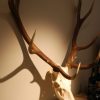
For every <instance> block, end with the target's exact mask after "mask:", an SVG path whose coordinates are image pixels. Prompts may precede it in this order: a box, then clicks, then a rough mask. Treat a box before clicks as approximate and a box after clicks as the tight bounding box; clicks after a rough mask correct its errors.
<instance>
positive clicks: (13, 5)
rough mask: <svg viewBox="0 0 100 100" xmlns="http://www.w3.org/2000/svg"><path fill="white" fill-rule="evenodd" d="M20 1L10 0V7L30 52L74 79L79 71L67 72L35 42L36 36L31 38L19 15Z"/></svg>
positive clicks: (57, 70)
mask: <svg viewBox="0 0 100 100" xmlns="http://www.w3.org/2000/svg"><path fill="white" fill-rule="evenodd" d="M19 3H20V0H8V4H9V8H10V10H11V13H12V16H13V18H14V20H15V22H16V25H17V27H18V29H19V31H20V34H21V35H22V36H23V38H24V39H25V41H26V42H27V43H28V45H29V52H30V53H34V54H36V55H38V56H39V57H40V58H41V59H42V60H44V61H45V62H46V63H48V64H49V65H50V66H51V67H52V68H53V70H54V71H56V72H60V73H61V74H62V75H63V76H64V77H65V78H67V79H70V80H72V79H74V78H75V77H76V75H77V73H75V74H74V75H73V76H69V75H68V74H66V73H65V71H64V70H63V69H62V67H61V66H60V65H57V64H56V63H54V62H53V61H52V60H51V59H50V58H48V57H47V56H46V55H45V54H44V53H43V52H42V51H41V50H40V49H39V48H38V47H37V46H36V45H35V44H34V43H33V37H34V36H33V37H32V39H30V37H29V36H28V34H27V32H26V30H25V28H24V26H23V24H22V22H21V18H20V16H19V10H18V9H19ZM35 33H36V31H35V32H34V34H35Z"/></svg>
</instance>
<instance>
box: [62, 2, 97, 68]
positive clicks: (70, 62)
mask: <svg viewBox="0 0 100 100" xmlns="http://www.w3.org/2000/svg"><path fill="white" fill-rule="evenodd" d="M94 1H95V0H93V2H92V5H91V7H90V9H89V11H88V12H87V13H86V15H85V16H84V17H83V18H81V7H82V0H79V2H78V7H77V8H76V9H77V12H76V13H77V14H76V18H77V21H76V26H75V29H74V32H73V33H74V34H73V37H72V47H71V51H70V54H69V56H68V59H66V63H65V65H64V66H70V67H71V68H77V67H78V64H74V61H75V59H76V55H77V53H78V51H80V50H84V49H87V48H89V47H90V46H92V45H93V43H94V42H95V41H96V39H97V37H95V38H94V39H93V40H92V41H91V42H90V43H89V44H87V45H85V46H78V45H77V42H76V41H77V37H78V34H79V31H80V29H81V27H82V25H83V23H84V21H85V20H86V19H87V18H88V17H89V15H90V14H91V12H92V9H93V6H94ZM94 63H95V62H93V63H92V64H81V65H80V68H81V69H87V68H91V66H92V65H94Z"/></svg>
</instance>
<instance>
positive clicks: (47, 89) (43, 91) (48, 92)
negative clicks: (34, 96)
mask: <svg viewBox="0 0 100 100" xmlns="http://www.w3.org/2000/svg"><path fill="white" fill-rule="evenodd" d="M6 20H7V21H8V23H9V24H10V26H11V27H12V29H14V33H15V35H16V37H17V39H18V41H19V44H20V47H21V50H22V53H23V58H24V59H23V62H22V64H21V65H20V66H18V67H17V68H16V69H15V70H14V71H13V72H11V73H9V74H8V75H7V76H5V77H3V78H1V79H0V83H3V82H5V81H7V80H9V79H10V78H12V77H14V76H15V75H16V74H18V73H19V72H20V71H22V70H23V69H27V70H28V71H29V72H30V73H31V74H32V75H33V77H34V79H33V81H31V82H30V83H33V82H36V83H37V84H38V85H39V86H40V97H39V100H57V98H56V97H55V96H54V91H53V89H52V86H51V81H50V80H51V78H50V74H49V73H48V72H47V74H46V76H45V80H43V79H42V77H41V75H40V74H39V72H38V71H37V69H36V67H35V66H34V64H33V62H32V60H31V59H30V57H29V54H28V52H27V48H26V46H25V43H24V40H23V38H22V36H21V35H20V34H19V32H18V30H17V29H16V26H15V25H14V23H13V22H12V19H11V15H7V18H6Z"/></svg>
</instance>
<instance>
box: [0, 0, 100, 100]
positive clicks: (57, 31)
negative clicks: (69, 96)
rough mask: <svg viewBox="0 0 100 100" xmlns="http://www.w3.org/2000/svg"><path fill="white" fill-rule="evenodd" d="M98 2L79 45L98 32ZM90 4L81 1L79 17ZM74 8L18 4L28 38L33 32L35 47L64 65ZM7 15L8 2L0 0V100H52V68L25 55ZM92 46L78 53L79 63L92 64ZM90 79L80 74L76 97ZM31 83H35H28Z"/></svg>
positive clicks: (30, 1) (43, 1)
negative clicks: (50, 75) (49, 71)
mask: <svg viewBox="0 0 100 100" xmlns="http://www.w3.org/2000/svg"><path fill="white" fill-rule="evenodd" d="M99 2H100V1H99V0H96V2H95V5H94V9H93V12H92V14H91V16H90V17H89V19H88V20H87V22H86V23H85V24H84V26H83V27H82V30H81V31H80V33H81V34H80V35H79V37H78V44H80V45H81V44H86V43H88V42H89V41H91V40H92V39H93V38H94V37H95V35H96V34H97V33H99V32H100V29H99V27H98V26H99V25H100V21H99V17H100V14H99V13H100V11H99ZM90 3H91V2H90V0H88V1H87V0H85V1H84V5H83V6H84V9H85V10H82V12H83V13H82V15H84V14H85V11H86V10H87V9H88V7H89V6H88V4H90ZM73 5H74V4H73V1H72V0H21V5H20V15H21V18H22V21H23V23H24V25H25V28H26V30H27V32H28V34H29V36H30V37H31V36H32V34H33V33H34V30H35V29H36V30H37V33H36V36H35V39H34V42H35V44H36V45H37V46H38V47H39V48H40V49H41V50H42V51H43V52H44V53H45V54H46V55H48V56H49V57H50V58H51V59H52V60H53V61H55V62H56V63H59V64H61V63H62V62H63V59H64V57H65V54H66V51H67V47H68V44H69V41H70V39H71V36H72V34H71V32H72V26H73V20H74V13H73ZM9 12H10V11H9V8H8V4H7V0H0V78H1V79H0V100H53V99H55V97H54V96H53V91H52V87H51V84H50V80H49V75H46V72H47V71H48V70H50V69H51V67H50V66H49V65H48V64H46V63H45V62H44V61H42V60H41V59H40V58H39V57H37V56H36V55H30V56H29V55H28V53H27V50H26V47H27V45H26V46H25V45H24V41H23V40H22V38H21V37H20V35H19V32H18V30H17V28H16V26H15V24H14V22H13V19H12V17H11V15H10V13H9ZM94 15H95V16H94ZM83 37H84V38H83ZM95 45H96V44H95ZM95 45H94V46H92V47H91V48H90V49H88V50H85V51H82V52H80V53H79V58H80V59H81V60H82V62H85V63H87V62H92V61H93V59H94V57H95V56H94V55H95V54H94V51H96V49H95V48H96V47H95ZM88 72H89V73H88ZM89 75H90V70H88V71H80V73H79V76H78V77H77V78H76V79H75V80H74V81H73V82H72V90H73V93H78V92H79V91H80V87H81V90H82V91H86V88H87V80H88V78H87V77H88V76H89ZM45 76H46V78H45ZM81 79H82V81H81ZM32 80H34V82H33V83H30V82H31V81H32ZM83 81H84V83H85V84H83Z"/></svg>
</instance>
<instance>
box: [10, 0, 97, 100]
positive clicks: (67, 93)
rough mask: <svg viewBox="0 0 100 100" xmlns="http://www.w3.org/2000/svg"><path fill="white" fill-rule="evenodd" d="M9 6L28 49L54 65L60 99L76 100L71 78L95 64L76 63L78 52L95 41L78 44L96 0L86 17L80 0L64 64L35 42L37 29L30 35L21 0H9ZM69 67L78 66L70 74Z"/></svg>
mask: <svg viewBox="0 0 100 100" xmlns="http://www.w3.org/2000/svg"><path fill="white" fill-rule="evenodd" d="M8 4H9V8H10V11H11V14H12V17H13V19H14V21H15V23H16V27H17V28H18V30H19V32H20V34H21V35H22V36H23V38H24V40H25V41H26V43H27V44H28V45H29V48H28V51H29V53H30V54H36V55H37V56H39V57H40V58H41V59H42V60H43V61H45V62H46V63H48V64H49V65H50V66H51V67H52V69H53V70H52V71H50V74H51V81H52V86H53V89H54V91H55V94H56V96H57V98H58V99H59V100H74V96H73V94H72V92H71V80H73V79H75V77H76V76H77V74H78V72H79V69H88V68H91V67H92V65H94V64H95V61H94V62H93V63H91V64H81V62H79V63H75V61H76V59H77V53H78V52H79V51H81V50H84V49H87V48H89V47H90V46H91V45H92V44H93V43H94V42H95V41H96V38H97V37H96V38H94V39H93V41H91V42H90V43H89V44H87V45H85V46H78V45H77V43H76V41H77V37H78V34H79V32H80V29H81V26H82V25H83V23H84V21H85V20H86V19H87V18H88V17H89V15H90V14H91V11H92V9H93V5H94V0H93V3H92V5H91V7H90V9H89V11H88V12H87V13H86V14H85V16H84V17H82V18H81V17H80V16H81V7H82V0H79V1H78V6H77V7H76V8H75V11H76V12H75V13H76V14H75V17H76V18H75V19H76V25H75V28H74V31H73V37H72V42H71V43H72V44H71V49H70V52H69V54H68V55H69V56H68V58H67V59H65V63H64V65H63V66H62V65H58V64H56V63H55V62H54V61H52V60H51V59H50V58H49V57H47V56H46V55H45V54H44V53H43V52H42V51H41V50H40V49H39V48H38V47H37V46H36V45H35V43H34V42H33V39H34V35H35V34H36V31H34V34H33V36H32V38H30V37H29V35H28V33H27V31H26V30H25V28H24V25H23V23H22V21H21V18H20V14H19V4H20V0H8ZM69 68H77V71H76V73H75V74H74V75H72V76H70V75H69V74H68V69H69Z"/></svg>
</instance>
